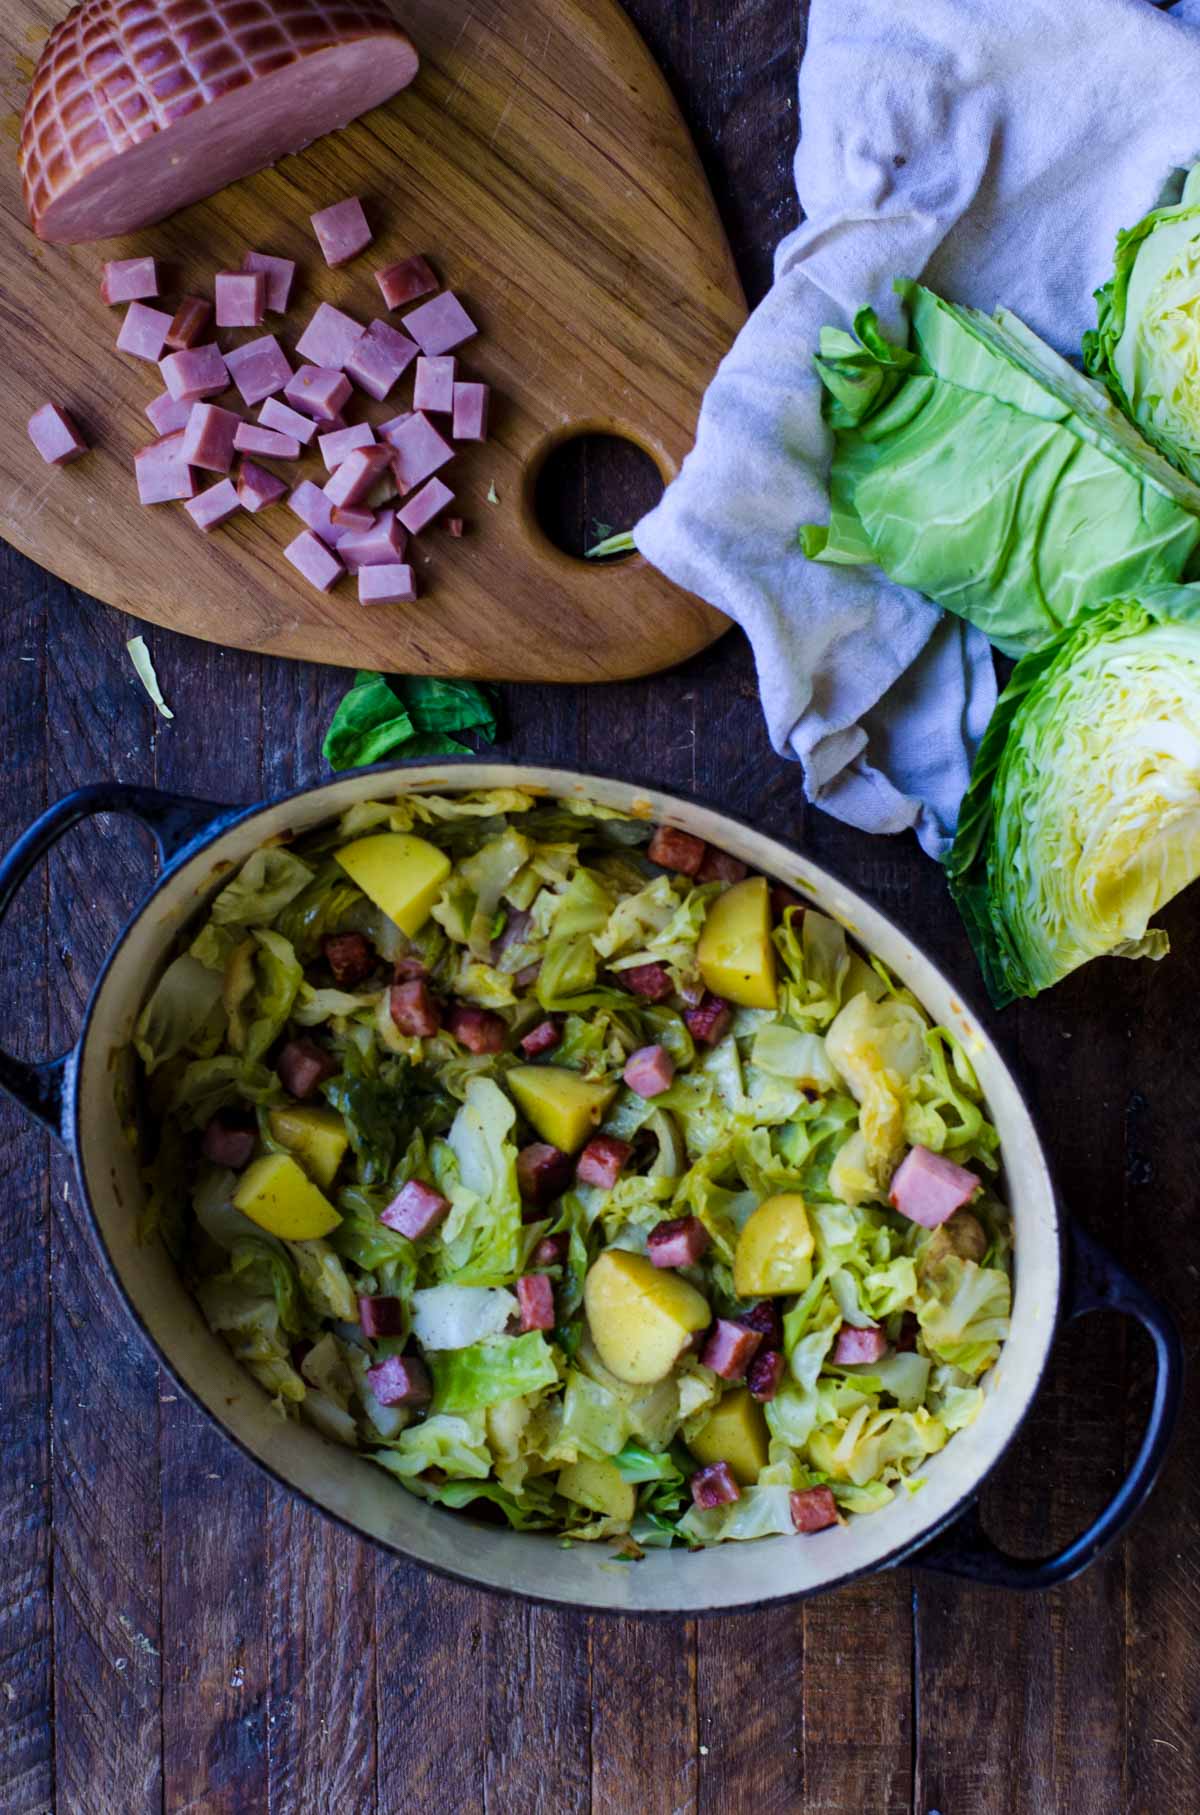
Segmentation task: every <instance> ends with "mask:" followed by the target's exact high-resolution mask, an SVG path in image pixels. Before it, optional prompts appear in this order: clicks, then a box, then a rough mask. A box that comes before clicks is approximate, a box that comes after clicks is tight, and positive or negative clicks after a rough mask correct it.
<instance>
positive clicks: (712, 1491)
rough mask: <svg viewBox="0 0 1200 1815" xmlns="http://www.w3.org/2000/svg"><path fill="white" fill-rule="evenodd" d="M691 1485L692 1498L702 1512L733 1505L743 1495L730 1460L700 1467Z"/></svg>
mask: <svg viewBox="0 0 1200 1815" xmlns="http://www.w3.org/2000/svg"><path fill="white" fill-rule="evenodd" d="M690 1486H691V1490H692V1500H693V1502H694V1504H695V1505H696V1506H697V1507H699V1509H700V1510H701V1512H711V1511H712V1509H713V1508H714V1507H716V1506H731V1505H732V1504H733V1502H734V1501H735V1500H740V1499H741V1497H742V1490H741V1488H740V1487H739V1486H738V1484H737V1482H736V1481H735V1479H734V1476H733V1470H732V1469H731V1468H730V1466H729V1464H728V1462H709V1463H707V1464H706V1465H705V1467H704V1468H698V1469H697V1470H696V1472H695V1474H694V1475H693V1476H692V1478H691V1483H690Z"/></svg>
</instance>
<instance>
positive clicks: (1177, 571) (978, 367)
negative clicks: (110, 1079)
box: [800, 280, 1200, 656]
mask: <svg viewBox="0 0 1200 1815" xmlns="http://www.w3.org/2000/svg"><path fill="white" fill-rule="evenodd" d="M896 290H897V293H898V294H899V295H901V296H902V297H903V298H904V299H905V302H906V303H907V305H908V308H909V315H910V323H911V333H910V346H909V347H907V348H903V347H896V346H892V345H891V344H890V343H889V342H888V341H886V340H885V339H884V338H883V336H882V335H881V334H880V332H879V329H878V326H877V324H876V322H875V318H874V315H873V313H872V312H871V311H870V310H863V311H861V312H860V314H859V315H858V317H857V318H856V320H855V333H854V334H847V333H845V332H844V331H843V330H841V329H835V328H826V329H824V330H823V332H822V335H821V343H820V350H819V352H818V354H817V357H816V361H815V363H816V367H817V371H818V373H819V375H820V378H821V381H822V383H823V384H824V386H825V389H826V392H827V397H826V412H825V413H826V418H827V420H828V422H829V425H830V427H831V428H832V429H833V430H834V434H835V445H834V456H833V465H832V469H831V473H830V502H831V515H830V521H829V523H828V525H816V524H809V525H806V526H804V527H803V528H802V529H801V531H800V542H801V546H802V548H803V549H804V552H805V553H806V554H807V555H808V556H809V558H810V559H811V560H817V561H822V562H826V563H833V564H843V565H851V566H859V565H877V566H879V567H882V568H883V570H884V572H885V573H887V574H888V575H889V576H890V577H891V578H892V579H893V580H898V581H900V582H901V583H903V584H904V585H906V586H913V587H915V588H916V589H917V591H919V592H923V593H925V594H927V595H928V597H929V598H931V599H936V600H937V602H938V604H940V605H944V606H945V607H946V608H947V609H948V610H950V611H953V612H956V613H957V614H958V615H959V616H960V617H963V618H966V619H967V621H968V622H969V623H972V624H975V625H977V626H978V628H979V629H980V630H982V631H983V632H984V634H985V635H986V636H988V637H990V639H991V641H992V642H993V643H995V644H996V646H997V648H999V649H1001V650H1003V651H1004V652H1005V653H1006V654H1008V655H1015V656H1020V655H1023V654H1026V653H1027V652H1028V651H1030V650H1033V649H1038V648H1040V647H1041V646H1042V645H1043V644H1045V643H1047V642H1049V641H1050V640H1051V639H1052V638H1053V637H1055V636H1057V634H1058V632H1059V631H1060V630H1062V629H1063V628H1064V627H1065V626H1066V625H1069V624H1072V623H1074V622H1075V620H1076V619H1077V618H1078V617H1079V615H1080V614H1081V612H1083V611H1085V610H1086V609H1088V608H1089V607H1091V606H1094V605H1098V604H1100V603H1101V602H1102V601H1103V600H1104V599H1107V598H1113V597H1116V596H1117V595H1119V594H1121V593H1130V592H1134V591H1137V590H1138V589H1139V588H1141V587H1143V586H1153V585H1158V584H1161V583H1167V582H1174V581H1178V580H1181V579H1186V578H1190V577H1191V574H1190V571H1189V569H1190V563H1191V561H1192V558H1193V556H1194V555H1195V553H1196V549H1197V545H1198V544H1200V487H1197V486H1196V485H1194V484H1193V483H1192V482H1191V480H1189V479H1187V478H1185V477H1183V476H1182V475H1181V474H1179V473H1177V472H1176V471H1175V470H1174V468H1173V467H1172V466H1170V465H1169V464H1168V462H1167V461H1166V460H1164V459H1163V457H1162V455H1161V454H1159V453H1156V452H1155V450H1154V449H1153V448H1152V447H1150V446H1148V445H1147V443H1146V442H1145V441H1144V440H1143V439H1142V437H1141V436H1140V435H1139V434H1138V432H1137V430H1136V429H1135V428H1134V427H1133V426H1132V425H1131V424H1130V423H1129V422H1128V421H1127V420H1126V419H1125V417H1124V416H1123V415H1122V414H1121V411H1120V410H1119V409H1118V408H1117V407H1116V406H1115V405H1114V404H1113V403H1112V402H1111V400H1110V399H1109V397H1108V396H1107V395H1106V393H1105V392H1104V391H1103V390H1102V389H1101V388H1100V387H1099V386H1098V385H1095V384H1093V383H1092V382H1091V381H1090V380H1089V379H1087V378H1085V377H1083V376H1082V374H1081V373H1079V372H1077V371H1076V370H1075V368H1074V367H1073V366H1070V365H1068V364H1067V362H1066V361H1065V360H1064V359H1062V358H1060V357H1059V355H1058V354H1057V353H1056V352H1055V351H1054V349H1053V348H1052V347H1049V346H1047V345H1046V344H1045V342H1044V341H1041V340H1039V339H1038V337H1037V335H1036V334H1034V333H1033V332H1032V331H1031V330H1030V329H1029V328H1027V327H1026V326H1025V324H1024V323H1023V322H1021V321H1019V320H1018V318H1017V317H1016V316H1015V315H1012V314H1011V313H1010V312H1009V311H1008V310H1005V309H1001V310H999V311H997V313H996V315H995V316H994V317H988V316H986V315H982V314H980V313H979V312H978V311H977V310H975V309H967V308H961V307H959V306H958V305H957V304H954V303H948V302H944V301H943V300H942V299H941V298H940V297H937V296H935V295H934V294H933V292H932V291H930V290H926V289H924V288H923V287H922V286H921V285H919V284H915V283H911V282H908V281H907V280H900V281H897V284H896Z"/></svg>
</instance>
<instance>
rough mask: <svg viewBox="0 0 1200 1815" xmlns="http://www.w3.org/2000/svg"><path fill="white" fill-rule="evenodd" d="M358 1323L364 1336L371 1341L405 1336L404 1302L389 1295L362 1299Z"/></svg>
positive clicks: (359, 1305)
mask: <svg viewBox="0 0 1200 1815" xmlns="http://www.w3.org/2000/svg"><path fill="white" fill-rule="evenodd" d="M358 1321H359V1323H360V1324H361V1325H362V1333H363V1335H364V1336H366V1337H367V1338H368V1339H369V1340H371V1341H375V1340H377V1339H378V1338H379V1337H380V1336H403V1334H404V1301H403V1299H400V1298H393V1297H391V1296H390V1294H387V1293H380V1294H378V1295H377V1296H376V1297H374V1298H366V1297H362V1298H360V1299H359V1301H358Z"/></svg>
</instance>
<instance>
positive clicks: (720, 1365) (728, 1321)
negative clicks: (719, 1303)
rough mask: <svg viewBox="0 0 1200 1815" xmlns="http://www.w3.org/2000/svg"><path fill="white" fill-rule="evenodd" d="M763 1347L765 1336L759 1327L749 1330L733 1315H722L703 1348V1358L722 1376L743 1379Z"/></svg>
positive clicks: (730, 1378) (728, 1378)
mask: <svg viewBox="0 0 1200 1815" xmlns="http://www.w3.org/2000/svg"><path fill="white" fill-rule="evenodd" d="M761 1347H762V1337H761V1336H760V1335H759V1333H758V1331H757V1330H748V1329H747V1328H746V1326H745V1325H744V1324H740V1323H734V1322H733V1320H732V1318H729V1317H718V1318H717V1321H716V1323H714V1325H713V1327H712V1329H711V1330H710V1331H709V1332H708V1337H707V1339H706V1341H705V1344H704V1347H703V1348H702V1349H701V1351H700V1362H701V1365H702V1366H703V1367H706V1368H711V1369H712V1371H713V1373H714V1374H719V1375H720V1376H721V1378H722V1380H740V1379H741V1378H742V1376H743V1374H744V1373H745V1372H746V1369H747V1368H748V1367H749V1366H750V1363H751V1362H752V1361H753V1359H754V1357H755V1355H757V1353H758V1351H759V1349H760V1348H761Z"/></svg>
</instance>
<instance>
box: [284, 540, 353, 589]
mask: <svg viewBox="0 0 1200 1815" xmlns="http://www.w3.org/2000/svg"><path fill="white" fill-rule="evenodd" d="M283 558H284V560H285V561H290V562H291V564H292V566H293V567H294V568H295V569H296V572H297V573H298V574H302V575H303V577H304V578H305V579H306V580H307V581H308V582H309V583H310V585H312V586H315V587H316V589H317V591H318V592H331V591H332V590H333V588H334V587H335V586H336V585H337V583H338V581H339V580H340V579H341V577H342V575H343V574H344V573H345V571H346V569H345V568H344V567H343V566H342V564H341V562H340V561H339V560H338V558H337V556H336V555H335V554H334V553H333V550H332V549H330V548H326V546H325V544H324V542H322V541H321V540H320V539H319V538H318V537H317V536H314V535H313V533H312V531H311V529H302V530H301V531H300V534H299V535H298V536H297V537H296V539H295V541H293V542H289V543H288V545H287V547H286V548H285V549H284V551H283Z"/></svg>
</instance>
